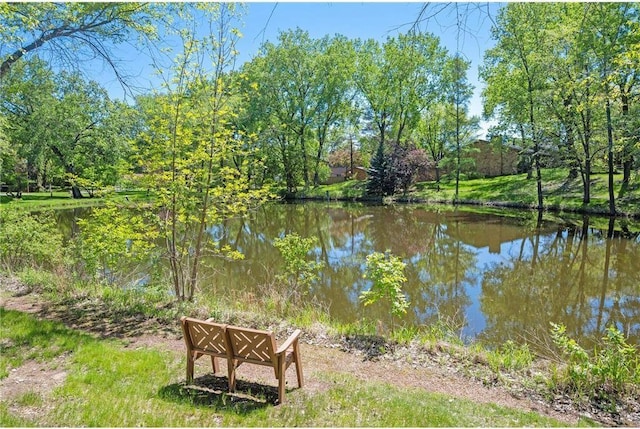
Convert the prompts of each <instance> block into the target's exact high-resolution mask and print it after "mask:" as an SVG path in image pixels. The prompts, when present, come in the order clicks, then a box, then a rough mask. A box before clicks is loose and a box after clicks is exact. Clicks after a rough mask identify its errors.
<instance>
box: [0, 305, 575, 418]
mask: <svg viewBox="0 0 640 429" xmlns="http://www.w3.org/2000/svg"><path fill="white" fill-rule="evenodd" d="M0 316H1V318H2V319H1V320H2V331H0V333H1V338H0V344H3V353H2V356H3V359H4V356H5V355H6V354H8V355H9V356H10V357H11V358H12V361H11V363H10V364H9V365H8V362H7V361H4V360H3V363H2V367H3V368H4V369H5V375H6V369H7V368H8V366H12V367H15V366H18V365H19V364H20V363H21V362H22V361H23V360H24V359H33V358H38V359H41V360H47V359H51V358H52V356H56V355H59V354H61V353H63V352H64V351H67V352H68V351H72V353H71V354H70V357H69V358H68V359H67V362H68V363H67V365H68V368H66V369H67V374H68V375H67V378H66V380H65V382H64V384H63V385H62V386H60V387H58V388H56V389H55V390H54V391H53V392H52V393H51V394H50V395H49V396H47V397H46V398H42V397H41V396H40V395H39V394H31V393H27V394H25V395H22V396H21V397H19V398H17V399H15V400H14V402H13V403H12V404H9V403H6V402H0V426H3V427H15V426H119V427H131V426H165V427H175V426H181V427H201V426H244V427H255V426H261V427H265V426H273V427H276V426H277V427H282V426H376V427H392V426H474V427H475V426H560V425H562V424H561V422H558V421H555V420H552V419H549V418H546V417H542V416H540V415H538V414H536V413H530V412H528V413H527V412H521V411H516V410H512V409H508V408H504V407H499V406H496V405H486V404H477V403H474V402H470V401H466V400H461V399H456V398H452V397H448V396H445V395H440V394H432V393H428V392H426V391H423V390H420V389H414V388H411V389H404V388H398V387H395V386H391V385H388V384H384V383H377V382H367V381H362V380H359V379H356V378H355V377H354V376H352V375H349V374H344V373H340V372H339V368H338V367H336V371H335V372H329V373H324V374H314V376H316V377H318V378H319V379H320V381H321V384H324V385H326V386H327V388H326V389H324V390H323V389H320V390H319V391H314V390H313V389H305V388H302V389H293V390H291V391H290V392H288V394H287V400H288V401H287V402H286V403H285V404H283V405H280V406H273V405H271V403H270V402H269V401H265V400H264V398H265V396H261V395H260V394H258V395H257V396H256V395H253V396H252V395H244V396H229V395H227V394H226V393H223V392H222V391H219V390H211V391H203V390H195V389H193V388H185V386H184V384H183V382H182V381H183V377H184V365H185V363H184V357H183V356H182V353H178V352H172V351H168V350H161V349H155V348H141V349H135V350H134V349H129V348H126V347H124V345H123V344H122V343H120V342H118V341H115V340H100V339H96V338H93V337H91V336H88V335H85V334H82V333H78V332H77V331H73V330H70V329H67V328H65V327H63V326H62V325H61V324H59V323H54V322H48V321H40V320H37V319H36V318H34V317H33V316H31V315H27V314H22V313H19V312H15V311H6V310H4V309H3V310H1V313H0ZM32 349H35V350H36V351H31V350H32ZM5 352H7V353H5ZM305 371H306V373H307V374H311V373H314V369H313V368H309V367H307V368H305ZM240 387H241V385H240V384H239V388H240ZM274 390H275V389H274ZM247 393H248V392H247ZM42 404H46V405H47V406H46V407H43V408H42V410H43V411H42V412H40V413H32V414H28V416H29V417H24V416H21V415H19V414H17V413H15V412H14V411H12V410H13V409H14V408H13V407H18V408H19V407H20V406H27V407H32V406H36V407H37V406H39V405H42ZM10 405H11V407H10ZM582 424H586V422H582Z"/></svg>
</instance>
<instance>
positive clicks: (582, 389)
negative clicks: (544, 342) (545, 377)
mask: <svg viewBox="0 0 640 429" xmlns="http://www.w3.org/2000/svg"><path fill="white" fill-rule="evenodd" d="M551 326H552V329H551V337H552V339H553V342H554V343H555V344H556V346H558V347H559V348H560V350H561V352H562V353H563V355H564V356H565V357H566V359H567V362H566V363H567V365H566V367H565V368H564V371H562V372H560V374H559V379H558V380H556V381H554V384H555V387H557V388H565V389H567V390H569V391H570V392H572V393H574V394H575V395H577V396H578V397H582V398H598V397H605V398H609V399H611V400H615V398H617V397H620V396H622V395H624V394H628V393H632V392H634V391H636V390H637V387H638V383H639V382H640V372H639V371H638V363H639V356H638V350H637V349H636V348H635V347H634V346H631V345H629V344H627V342H626V340H625V338H624V335H623V334H622V333H621V332H620V331H619V330H618V329H617V328H616V327H614V326H609V327H608V328H607V329H606V332H605V336H604V337H603V338H602V345H601V346H600V347H599V348H598V347H596V348H595V349H594V352H593V355H589V353H587V351H586V350H585V349H583V348H582V347H581V346H580V345H579V344H578V343H577V342H576V341H575V340H573V339H571V338H569V337H567V335H566V328H565V327H564V326H563V325H556V324H554V323H552V324H551Z"/></svg>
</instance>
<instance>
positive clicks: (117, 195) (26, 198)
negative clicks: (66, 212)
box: [0, 190, 153, 210]
mask: <svg viewBox="0 0 640 429" xmlns="http://www.w3.org/2000/svg"><path fill="white" fill-rule="evenodd" d="M152 197H153V195H148V194H147V191H144V190H137V191H121V192H111V193H108V194H106V195H105V196H97V197H95V198H81V199H73V198H71V195H70V193H69V191H56V192H53V193H49V192H28V193H27V192H25V193H23V194H22V197H21V198H14V197H10V196H7V195H1V196H0V204H2V205H5V204H6V205H7V206H11V207H22V208H26V209H29V210H45V209H50V210H53V209H65V208H75V207H91V206H96V205H101V204H104V202H105V199H113V200H116V201H118V202H120V203H127V202H145V201H149V200H150V198H152Z"/></svg>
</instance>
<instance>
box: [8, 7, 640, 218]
mask: <svg viewBox="0 0 640 429" xmlns="http://www.w3.org/2000/svg"><path fill="white" fill-rule="evenodd" d="M189 7H191V8H192V9H193V8H194V7H193V6H179V5H163V4H151V5H142V4H140V5H136V6H135V7H134V6H131V5H124V4H85V3H78V4H75V3H70V4H65V3H62V4H21V3H18V4H3V5H0V27H1V28H3V29H5V30H7V31H5V33H6V34H7V43H6V44H4V45H3V46H2V48H1V49H0V63H1V67H2V74H1V83H0V90H1V91H2V103H1V105H0V127H1V129H2V135H1V137H2V138H0V145H1V147H0V148H2V151H1V155H0V156H1V160H2V164H1V171H0V172H1V175H2V176H1V179H0V181H2V182H4V183H5V184H6V186H10V187H12V188H13V189H18V190H20V189H25V187H26V186H29V187H30V188H33V187H35V188H40V189H42V188H43V187H45V186H46V184H51V183H54V184H63V183H68V184H71V185H72V189H73V194H74V196H75V197H80V196H82V192H81V190H83V191H84V192H85V194H87V192H89V193H90V192H91V191H92V190H93V189H98V188H100V187H102V186H105V185H114V184H116V183H122V182H123V181H124V180H126V179H131V178H134V177H139V175H144V174H147V175H149V174H150V173H152V171H150V170H149V168H150V166H149V165H145V163H144V162H141V161H140V158H139V157H136V156H134V154H135V153H144V150H145V145H149V144H150V143H149V141H150V140H149V139H150V138H151V139H153V138H155V137H157V134H154V128H157V126H158V124H159V122H158V121H159V116H158V114H157V113H158V112H157V109H158V108H160V106H162V105H163V104H166V102H169V100H170V99H171V97H174V96H175V97H178V99H175V100H170V104H176V103H177V104H176V105H175V106H174V108H175V109H177V111H175V110H174V111H173V113H172V114H173V115H174V119H175V118H178V117H180V115H182V114H187V112H188V111H187V110H185V108H186V106H187V103H185V101H186V100H191V101H193V100H194V97H203V96H204V95H202V94H205V93H206V91H205V92H204V93H203V92H201V91H200V92H198V91H196V90H195V89H194V88H195V86H194V84H192V83H191V82H198V80H199V79H200V83H198V85H200V87H201V88H202V87H204V85H209V86H211V85H213V86H214V87H215V85H223V89H222V91H223V92H222V93H220V96H223V97H224V99H225V100H228V106H229V107H228V108H229V109H232V111H233V113H231V114H229V116H228V117H227V116H225V119H224V121H223V127H224V129H225V130H226V133H227V134H225V136H226V137H224V138H225V139H227V140H230V141H233V142H234V145H236V146H237V148H236V149H234V152H233V154H230V155H229V156H228V157H226V158H225V159H224V161H223V162H222V164H223V165H228V167H229V168H234V169H235V170H236V172H237V174H240V175H242V176H243V177H245V178H246V179H247V180H248V181H249V182H251V183H253V185H255V186H261V185H263V184H275V185H277V186H279V187H282V188H283V189H285V190H286V191H287V192H294V191H296V190H298V189H299V188H301V187H305V188H306V187H311V186H315V185H317V184H319V183H321V182H322V180H323V179H324V178H326V177H327V176H328V175H329V167H330V165H331V164H332V163H333V165H335V162H340V163H341V165H343V166H345V167H348V170H349V171H351V172H353V171H352V170H353V168H354V167H355V166H363V167H365V168H367V169H368V171H369V182H368V186H367V189H368V192H370V193H371V194H376V195H389V194H393V193H397V192H406V191H407V190H409V189H410V187H411V185H412V183H413V182H414V181H415V180H416V178H417V177H419V175H420V172H421V171H424V169H431V170H432V171H434V172H435V176H436V181H438V182H439V181H440V180H441V176H442V174H443V172H445V173H447V174H451V176H450V177H451V179H452V180H453V179H455V180H456V183H457V182H458V181H459V180H460V178H461V177H462V178H464V176H461V173H464V172H465V171H469V169H468V167H466V164H467V163H468V160H467V156H466V152H467V151H468V150H470V144H471V143H472V142H473V141H474V140H475V139H476V136H477V131H478V121H479V118H475V117H470V115H469V112H468V105H469V100H470V97H471V94H472V91H473V88H472V87H471V85H470V84H469V83H468V80H467V73H468V71H469V66H470V63H469V62H468V61H467V60H465V59H464V58H462V57H461V56H460V55H459V54H458V53H455V52H454V53H450V52H448V51H447V50H446V49H445V48H443V46H442V45H441V43H440V40H439V39H438V38H437V37H436V36H434V35H433V34H429V33H425V32H418V31H416V29H415V28H413V29H411V30H410V31H408V32H407V33H405V34H398V35H397V36H394V37H388V38H387V39H386V40H385V41H384V42H378V41H376V40H359V39H356V40H350V39H348V38H346V37H344V36H341V35H336V36H332V37H329V36H326V37H323V38H320V39H314V38H312V37H310V36H309V34H308V33H307V32H306V31H303V30H301V29H295V30H287V31H283V32H281V33H280V34H279V36H278V39H277V40H276V41H270V42H266V43H264V44H263V46H262V48H261V49H260V52H259V53H258V54H257V55H256V56H255V57H254V58H253V59H252V60H251V61H249V62H247V63H245V64H243V65H241V66H240V67H239V68H238V69H236V70H233V69H232V68H231V66H230V64H232V62H231V61H225V62H224V67H221V68H220V69H218V70H217V72H218V73H217V76H218V77H217V78H216V79H218V81H215V82H214V81H211V79H212V78H211V77H210V76H201V77H197V76H186V75H185V74H182V75H181V74H177V75H176V76H174V77H171V78H167V79H175V80H174V81H171V80H166V81H165V84H166V85H164V86H163V88H157V89H156V90H154V91H149V92H147V93H145V94H143V95H139V96H137V97H136V99H135V103H134V104H125V103H122V102H119V101H116V100H112V99H110V97H109V95H108V94H107V93H106V91H105V90H104V89H103V88H101V87H100V85H98V84H97V83H95V82H92V81H90V80H88V79H87V77H86V74H85V73H82V70H81V67H79V66H80V64H81V61H80V59H81V57H82V55H92V56H94V57H95V56H97V57H100V58H104V59H105V61H106V62H107V64H109V65H110V66H112V67H113V68H114V70H121V69H120V68H119V63H118V58H117V54H116V53H115V52H116V51H115V49H113V47H114V46H118V44H119V43H122V42H123V41H124V40H127V38H131V37H137V40H138V41H139V43H140V46H143V45H144V46H146V45H147V44H148V45H153V46H155V47H156V48H162V47H163V45H162V40H164V39H163V38H162V37H159V35H166V34H168V32H169V31H170V29H173V28H177V26H176V25H175V24H174V23H171V22H170V20H167V19H165V18H166V16H168V15H171V16H175V17H178V18H180V17H183V16H185V14H186V13H187V12H186V11H187V10H189ZM199 8H201V7H200V6H197V7H195V10H194V11H192V12H190V13H194V14H196V15H194V16H196V17H198V16H200V15H197V14H202V13H203V12H202V11H201V10H198V9H199ZM216 13H218V12H216ZM216 13H214V15H213V19H214V20H215V19H218V20H219V18H220V15H219V14H218V15H216ZM234 13H236V12H234ZM185 22H186V21H185ZM638 25H639V24H638V7H637V4H635V3H575V4H574V3H543V4H537V3H526V4H515V3H514V4H507V5H505V6H504V7H502V8H501V9H500V11H499V13H498V15H497V17H495V21H494V26H493V29H492V35H493V38H494V39H495V40H496V45H495V47H494V48H492V49H490V50H488V51H487V52H486V53H485V59H484V63H483V65H482V67H481V76H482V78H483V80H484V81H485V82H486V87H485V89H484V91H483V98H484V110H485V112H484V113H485V116H486V118H487V119H488V118H492V119H494V120H495V121H496V122H497V125H496V126H495V127H494V128H493V129H492V130H491V137H492V138H493V139H498V140H499V141H500V142H501V143H503V144H509V145H510V146H512V147H517V148H519V149H520V152H521V157H522V163H521V164H522V165H523V168H524V169H525V170H526V171H528V172H529V173H530V174H531V177H532V178H533V179H535V180H536V181H537V184H538V186H537V189H538V204H539V206H540V207H542V205H543V198H544V195H543V179H544V178H543V174H542V169H543V168H544V167H549V166H563V167H567V168H568V169H569V175H570V177H569V178H578V177H579V178H580V179H581V181H582V184H583V195H584V196H583V199H584V203H585V204H588V203H589V202H590V183H591V179H590V177H591V174H592V173H593V172H594V171H601V170H606V171H607V172H608V173H609V177H610V179H609V199H610V209H611V211H612V213H613V212H615V198H616V195H621V194H624V192H625V190H626V189H628V187H629V186H630V183H631V180H632V178H633V173H634V171H636V170H637V158H638V150H639V146H640V143H639V142H640V135H639V132H638V130H639V129H640V123H639V122H638V118H639V117H640V115H639V112H638V103H637V101H638V73H639V70H640V64H639V62H640V54H639V52H640V49H639V48H640V41H639V38H640V36H639V35H640V31H639V28H638ZM187 30H188V28H187V27H184V28H182V29H179V30H177V31H175V32H174V33H172V34H174V35H175V37H180V38H181V40H182V41H183V48H184V49H189V47H191V48H193V49H195V45H193V43H195V39H193V38H192V39H189V37H188V36H187V34H186V32H187ZM224 31H226V32H227V34H229V35H233V34H236V33H235V30H233V29H232V27H231V26H230V25H229V26H227V27H226V28H225V30H224ZM213 36H215V34H211V35H206V36H205V37H204V38H202V40H200V41H199V42H198V43H201V44H202V46H200V47H199V48H198V49H204V48H203V47H205V46H208V48H209V49H213V48H214V47H215V44H216V41H215V37H213ZM72 44H75V45H77V47H75V48H72V46H71V45H72ZM229 49H232V48H229ZM40 53H42V54H44V53H46V54H47V55H41V54H40ZM187 54H188V51H184V50H183V52H178V53H177V54H175V56H174V60H175V61H180V60H181V59H182V60H184V57H180V55H182V56H184V55H187ZM223 54H224V55H225V58H226V57H227V56H230V57H233V56H234V54H235V52H234V51H233V50H229V51H224V52H223ZM175 61H174V64H175ZM69 64H73V65H74V67H71V68H70V69H69V70H67V71H60V70H66V69H65V67H64V65H69ZM118 76H119V77H121V78H122V79H123V82H126V76H125V75H124V74H123V73H119V74H118ZM180 79H183V80H182V81H181V80H180ZM184 79H189V81H188V82H187V81H185V80H184ZM180 85H184V87H183V88H184V91H183V92H179V93H175V91H176V88H179V87H180ZM218 89H221V88H218ZM218 89H216V91H218ZM172 91H173V92H172ZM214 92H215V91H214ZM215 93H216V94H218V92H215ZM180 97H182V98H180ZM181 100H182V101H181ZM191 101H190V102H191ZM226 103H227V101H225V104H224V105H225V106H227V104H226ZM205 105H206V100H203V99H200V101H198V102H196V104H194V105H193V106H194V107H193V108H191V107H190V108H189V109H195V110H190V112H191V113H190V115H192V117H185V119H184V121H183V122H181V123H182V125H181V126H180V127H183V128H175V127H174V128H173V129H172V132H174V133H175V135H174V136H173V138H175V141H178V137H179V138H184V139H186V143H185V145H184V147H183V148H182V149H181V150H183V151H190V150H194V151H195V150H196V148H197V146H198V145H197V144H195V142H197V141H198V139H201V138H202V136H203V134H202V132H201V131H198V130H197V126H196V125H195V124H196V123H197V122H196V121H195V119H194V118H195V117H197V116H198V115H200V114H202V112H198V111H197V110H198V107H197V106H205ZM226 108H227V107H225V109H226ZM153 111H156V112H155V113H154V112H153ZM223 113H225V115H226V110H223ZM165 114H167V115H170V114H169V113H168V112H165ZM165 119H166V118H165ZM154 121H155V122H154ZM174 125H175V124H174ZM218 130H220V128H218ZM149 136H153V137H149ZM170 140H171V139H170ZM189 142H191V143H189ZM165 155H166V154H165ZM155 156H158V157H161V156H163V155H162V154H160V153H158V154H155ZM156 167H157V166H156ZM173 167H177V165H174V166H173ZM163 168H164V167H163ZM618 170H620V171H621V172H622V175H623V177H622V181H621V185H619V186H618V187H616V184H615V182H614V174H615V173H617V172H618ZM195 176H196V174H195V173H188V174H183V177H189V178H193V177H195ZM456 188H457V186H456ZM456 195H457V193H456Z"/></svg>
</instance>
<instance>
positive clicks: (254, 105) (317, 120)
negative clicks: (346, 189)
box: [243, 29, 354, 192]
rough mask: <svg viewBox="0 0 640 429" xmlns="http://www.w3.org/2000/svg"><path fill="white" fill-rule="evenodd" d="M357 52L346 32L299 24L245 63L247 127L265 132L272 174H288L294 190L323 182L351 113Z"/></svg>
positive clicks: (290, 188) (288, 183)
mask: <svg viewBox="0 0 640 429" xmlns="http://www.w3.org/2000/svg"><path fill="white" fill-rule="evenodd" d="M353 56H354V51H353V46H352V43H351V42H350V41H348V40H347V39H346V38H344V37H342V36H336V37H333V38H330V37H324V38H322V39H312V38H311V37H310V36H309V34H308V33H307V32H305V31H302V30H300V29H296V30H290V31H287V32H282V33H280V34H279V35H278V43H277V44H273V43H269V42H268V43H265V44H264V45H263V46H262V53H261V55H259V56H258V57H256V58H254V59H253V60H252V61H251V62H249V63H247V64H245V65H244V67H243V73H244V74H246V76H247V79H246V81H245V91H246V92H247V94H251V97H250V98H249V99H250V100H251V101H250V103H249V104H250V106H249V107H248V116H247V118H246V119H245V123H246V126H247V129H248V130H253V131H254V132H256V133H257V134H259V135H260V142H261V145H262V150H263V155H264V157H265V158H269V159H270V160H271V161H270V162H268V165H269V167H270V168H271V169H272V171H271V175H272V176H274V177H277V176H284V182H285V184H286V187H287V190H288V191H289V192H291V191H293V190H295V189H296V186H297V185H298V184H299V183H300V182H302V183H304V185H305V186H309V185H310V184H311V183H312V182H313V184H318V182H319V174H320V166H321V163H322V161H325V160H326V159H325V158H326V154H327V147H328V140H329V139H330V138H331V136H332V133H334V132H335V130H336V129H338V128H340V126H341V125H342V124H343V123H344V122H345V121H346V120H347V118H348V116H349V114H350V110H351V99H352V97H353V90H352V76H353V67H354V61H353Z"/></svg>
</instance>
